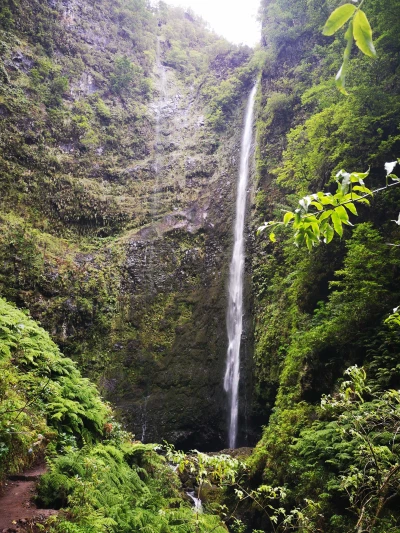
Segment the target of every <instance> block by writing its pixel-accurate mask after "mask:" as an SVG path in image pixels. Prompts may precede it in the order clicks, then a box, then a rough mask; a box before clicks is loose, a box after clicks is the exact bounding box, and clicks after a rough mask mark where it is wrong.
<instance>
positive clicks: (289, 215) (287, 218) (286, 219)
mask: <svg viewBox="0 0 400 533" xmlns="http://www.w3.org/2000/svg"><path fill="white" fill-rule="evenodd" d="M292 218H294V213H292V212H291V211H288V212H287V213H285V216H284V217H283V223H284V224H285V226H287V225H288V224H289V222H290V221H291V220H292Z"/></svg>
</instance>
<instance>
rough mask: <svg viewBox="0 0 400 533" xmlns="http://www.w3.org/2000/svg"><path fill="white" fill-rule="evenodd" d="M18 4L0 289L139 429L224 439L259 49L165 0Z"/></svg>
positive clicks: (0, 160)
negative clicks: (247, 127)
mask: <svg viewBox="0 0 400 533" xmlns="http://www.w3.org/2000/svg"><path fill="white" fill-rule="evenodd" d="M13 9H14V8H13ZM14 10H15V13H14V12H13V13H12V17H11V18H10V22H9V23H10V25H11V31H9V32H3V33H1V32H0V49H1V50H2V51H3V52H4V54H3V55H4V61H3V63H2V64H0V67H1V68H0V74H1V73H3V74H4V77H5V79H6V83H5V84H4V85H3V86H2V88H1V91H2V94H1V99H2V103H1V106H0V137H1V138H0V143H1V144H0V145H1V146H2V147H4V150H3V151H2V153H1V154H0V172H1V174H2V179H1V180H0V192H1V194H2V197H4V198H7V206H1V207H0V230H1V231H0V259H1V261H0V289H1V291H2V293H3V294H4V296H6V297H7V298H8V299H10V300H13V301H15V302H17V303H18V305H20V306H24V307H27V308H29V310H30V311H31V313H32V314H33V316H34V317H35V318H36V319H38V320H40V321H41V323H42V325H43V326H44V327H45V328H46V329H48V330H49V332H50V333H51V334H52V336H53V338H54V339H55V340H56V341H57V342H58V343H59V344H60V345H61V347H62V349H63V350H64V352H65V353H66V354H67V355H70V356H72V357H74V358H75V359H77V360H78V361H79V363H80V364H81V365H82V368H83V369H84V370H85V371H86V373H87V374H88V375H89V376H90V377H92V378H94V379H97V381H98V383H99V385H100V386H101V388H102V392H103V393H104V395H105V396H106V398H107V399H109V400H110V401H112V402H113V403H115V404H116V405H117V406H118V407H119V408H120V411H121V414H122V415H123V417H124V419H125V422H126V426H127V428H128V429H130V430H132V431H133V432H134V433H135V435H136V437H137V438H141V439H143V440H144V441H147V442H148V441H161V440H162V439H167V440H169V441H171V442H174V443H176V444H177V445H178V446H181V447H184V448H193V447H195V448H199V449H217V448H221V447H223V446H224V445H225V444H226V431H227V412H226V406H225V394H224V392H223V375H224V368H225V354H226V342H227V341H226V326H225V313H226V285H227V277H228V265H229V260H230V254H231V246H232V223H233V216H234V212H235V208H234V199H235V189H236V179H237V173H238V164H239V153H240V137H241V130H242V121H243V113H244V105H245V102H246V99H247V96H248V92H249V91H250V87H251V85H252V84H253V79H252V74H251V69H248V68H247V67H248V64H249V61H250V56H251V51H250V50H249V49H248V48H246V47H243V48H240V47H239V48H238V47H232V46H231V45H229V43H226V42H224V41H222V40H221V39H218V38H217V36H215V35H213V34H211V33H210V32H208V30H206V29H205V27H204V24H203V23H202V22H199V20H197V18H196V17H194V18H193V17H192V16H190V17H187V16H186V15H185V13H184V12H183V10H179V9H175V8H168V7H167V6H166V5H164V4H163V3H160V7H159V8H158V9H156V10H153V11H151V10H149V9H148V7H147V6H146V4H145V2H142V1H141V0H138V1H137V2H135V4H134V5H133V4H132V2H126V1H125V0H115V1H114V0H113V1H110V0H98V1H97V2H96V3H95V4H94V3H93V2H91V1H89V0H84V1H83V2H76V1H75V0H65V1H63V2H49V3H48V4H47V3H43V2H37V0H27V2H26V6H25V8H24V10H22V8H21V9H20V8H19V7H18V6H15V9H14ZM13 20H18V25H16V26H15V27H13V26H12V25H13V24H14V22H13ZM32 20H38V21H39V22H40V23H41V24H42V25H43V27H44V30H43V32H41V33H40V34H37V32H36V31H35V27H34V26H33V25H32ZM22 35H23V38H24V41H23V42H22V40H20V38H21V36H22ZM241 69H242V70H241ZM246 69H247V70H246ZM213 113H214V117H212V115H213ZM210 116H211V118H210ZM3 178H4V179H3ZM249 338H250V337H249ZM249 342H250V341H249ZM249 353H250V352H249ZM243 376H246V371H245V369H243ZM245 381H246V380H245ZM244 393H245V391H243V394H244ZM244 396H247V392H246V394H244ZM242 405H243V414H242V418H243V420H244V418H245V415H244V412H245V405H246V404H245V402H243V403H242ZM243 427H245V424H243ZM242 437H243V436H242ZM241 440H242V441H244V437H243V438H242V439H241Z"/></svg>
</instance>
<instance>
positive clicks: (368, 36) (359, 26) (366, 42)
mask: <svg viewBox="0 0 400 533" xmlns="http://www.w3.org/2000/svg"><path fill="white" fill-rule="evenodd" d="M353 35H354V39H355V40H356V45H357V46H358V48H359V49H360V50H361V52H363V53H364V54H365V55H366V56H369V57H375V56H376V50H375V46H374V43H373V42H372V30H371V26H370V25H369V22H368V19H367V16H366V14H365V13H364V11H362V10H361V9H360V10H358V11H357V13H356V14H355V16H354V27H353Z"/></svg>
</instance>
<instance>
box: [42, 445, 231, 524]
mask: <svg viewBox="0 0 400 533" xmlns="http://www.w3.org/2000/svg"><path fill="white" fill-rule="evenodd" d="M177 488H178V478H177V476H176V474H175V473H174V472H173V471H172V470H171V469H170V468H169V467H168V465H166V464H165V462H164V461H163V460H162V458H161V457H159V456H157V455H156V453H155V452H154V451H153V449H152V446H149V445H148V446H144V445H142V444H136V443H130V442H129V441H126V440H125V441H124V442H122V444H120V445H119V446H118V445H116V443H115V442H112V440H111V442H110V443H109V444H106V443H104V444H97V445H96V446H93V447H88V446H86V447H84V448H82V449H81V450H71V451H68V452H67V453H66V454H65V455H64V456H61V457H59V458H57V459H55V460H54V461H52V463H51V468H50V472H49V473H48V474H46V475H45V476H43V477H42V479H41V481H40V486H39V497H40V498H41V500H42V502H43V503H44V504H46V505H52V506H54V505H57V506H63V507H65V508H66V511H67V516H68V521H66V519H65V518H63V517H62V516H61V517H60V518H59V519H58V521H57V522H56V523H55V524H54V525H53V526H52V528H51V529H50V531H54V532H60V533H61V532H63V533H64V532H65V531H66V529H65V528H66V527H70V526H67V524H69V523H70V522H73V524H74V527H75V528H76V529H74V530H73V531H76V532H79V533H83V532H85V533H87V532H90V533H91V532H93V533H94V532H96V533H97V532H103V531H104V532H109V531H115V532H118V533H125V532H126V533H130V532H131V531H136V530H139V531H145V532H149V533H150V532H152V533H153V532H154V533H163V532H165V531H171V533H181V532H182V533H192V532H195V531H196V532H206V531H210V530H213V531H216V532H221V533H222V532H223V531H225V529H224V528H222V527H220V526H219V520H218V518H217V517H215V516H211V515H206V514H204V515H199V514H198V515H196V514H194V513H193V511H192V509H191V508H190V507H189V506H188V505H187V504H186V502H184V501H183V500H182V499H180V498H179V493H178V490H177Z"/></svg>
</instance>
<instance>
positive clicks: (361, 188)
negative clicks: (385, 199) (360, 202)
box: [353, 185, 372, 196]
mask: <svg viewBox="0 0 400 533" xmlns="http://www.w3.org/2000/svg"><path fill="white" fill-rule="evenodd" d="M353 191H360V192H363V193H365V194H370V195H371V196H372V191H371V190H370V189H368V187H365V185H354V187H353Z"/></svg>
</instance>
